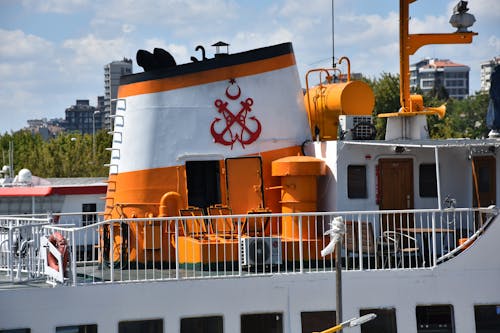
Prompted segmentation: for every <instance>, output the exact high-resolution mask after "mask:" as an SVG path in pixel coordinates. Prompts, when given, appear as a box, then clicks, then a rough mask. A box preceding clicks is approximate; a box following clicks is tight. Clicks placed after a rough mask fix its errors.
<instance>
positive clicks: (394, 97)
mask: <svg viewBox="0 0 500 333" xmlns="http://www.w3.org/2000/svg"><path fill="white" fill-rule="evenodd" d="M367 82H368V84H370V86H371V87H372V89H373V93H374V94H375V107H374V109H373V116H374V122H375V128H376V129H377V139H383V138H384V137H385V126H386V123H387V121H386V118H380V117H377V115H379V114H382V113H391V112H398V111H399V109H400V107H401V103H400V100H399V75H394V74H391V73H385V72H384V73H382V75H381V77H380V78H379V79H373V80H367Z"/></svg>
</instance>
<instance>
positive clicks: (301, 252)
mask: <svg viewBox="0 0 500 333" xmlns="http://www.w3.org/2000/svg"><path fill="white" fill-rule="evenodd" d="M292 219H293V217H292ZM303 246H304V242H303V241H302V215H300V216H299V270H300V272H301V273H304V247H303Z"/></svg>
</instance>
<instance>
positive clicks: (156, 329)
mask: <svg viewBox="0 0 500 333" xmlns="http://www.w3.org/2000/svg"><path fill="white" fill-rule="evenodd" d="M137 332H141V333H163V319H151V320H135V321H121V322H119V323H118V333H137Z"/></svg>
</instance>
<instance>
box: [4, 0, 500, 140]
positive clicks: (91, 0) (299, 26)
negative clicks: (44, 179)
mask: <svg viewBox="0 0 500 333" xmlns="http://www.w3.org/2000/svg"><path fill="white" fill-rule="evenodd" d="M334 1H335V57H337V58H338V57H340V56H343V55H346V56H348V57H349V58H350V60H351V71H352V72H361V73H363V74H364V75H367V76H370V77H378V76H379V75H380V73H382V72H390V73H399V67H398V66H399V65H398V61H399V60H398V57H399V55H398V48H399V46H398V18H399V17H398V6H399V1H398V0H377V1H376V0H334ZM457 2H458V0H453V1H452V0H418V1H416V2H414V3H413V4H412V5H411V7H410V8H411V17H412V20H411V24H410V32H412V33H422V32H452V31H453V28H452V27H451V26H450V25H449V23H448V21H449V18H450V15H451V11H452V8H453V6H454V5H455V4H456V3H457ZM469 8H470V13H472V14H474V15H475V17H476V20H477V22H476V23H475V25H474V26H473V28H472V30H473V31H476V32H479V36H477V37H476V38H475V40H474V42H473V45H472V46H471V45H439V46H425V47H423V48H422V49H420V50H419V51H418V52H417V54H416V55H415V56H413V57H412V58H411V61H417V60H420V59H421V58H424V57H436V58H441V59H451V60H453V61H455V62H458V63H462V64H465V65H468V66H469V67H470V68H471V73H470V79H471V92H474V91H476V90H479V84H480V81H479V69H480V62H481V61H485V60H488V59H491V58H493V57H494V56H499V55H500V0H470V1H469ZM331 30H332V28H331V0H309V1H299V0H277V1H276V0H274V1H264V0H243V1H236V0H204V1H199V0H162V1H158V0H155V1H153V0H107V1H100V0H18V1H15V0H0V119H1V120H0V133H4V132H6V131H10V130H18V129H21V128H23V127H25V126H27V123H26V121H27V120H28V119H39V118H49V119H50V118H63V117H64V110H65V109H66V108H67V107H69V106H71V105H73V104H75V101H76V99H89V100H90V103H91V105H95V104H96V100H97V96H99V95H104V70H103V66H104V65H105V64H106V63H109V62H111V61H113V60H121V59H122V58H123V57H126V58H132V59H133V60H134V72H139V71H142V68H140V67H138V66H136V65H135V53H136V52H137V50H138V49H147V50H150V51H151V50H152V49H153V48H154V47H162V48H164V49H166V50H168V51H169V52H170V53H172V54H173V56H174V57H175V59H176V61H177V63H185V62H189V58H190V57H191V56H192V55H196V56H198V53H197V52H195V51H194V48H195V47H196V46H197V45H200V44H201V45H204V46H205V48H206V49H207V53H208V56H209V57H211V56H212V55H213V51H214V50H213V49H212V48H211V47H210V45H211V44H213V43H215V42H217V41H219V40H222V41H225V42H227V43H229V44H231V46H230V49H229V51H230V52H231V53H235V52H240V51H245V50H248V49H252V48H255V47H263V46H268V45H273V44H278V43H282V42H288V41H291V42H292V43H293V46H294V50H295V56H296V59H297V65H298V67H299V71H300V75H301V76H304V75H305V73H306V72H307V70H309V69H311V68H315V67H324V66H329V65H331V57H332V42H331V40H332V38H331Z"/></svg>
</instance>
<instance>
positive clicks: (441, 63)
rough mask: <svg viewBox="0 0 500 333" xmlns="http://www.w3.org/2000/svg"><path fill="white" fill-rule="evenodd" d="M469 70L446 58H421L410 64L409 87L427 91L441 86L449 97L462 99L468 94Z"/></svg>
mask: <svg viewBox="0 0 500 333" xmlns="http://www.w3.org/2000/svg"><path fill="white" fill-rule="evenodd" d="M469 71H470V68H469V66H466V65H462V64H457V63H454V62H452V61H450V60H448V59H444V60H442V59H423V60H421V61H419V62H417V63H414V64H412V65H411V66H410V88H412V89H416V88H420V90H421V91H422V92H423V93H429V92H431V91H432V90H434V91H436V90H438V89H441V88H442V87H443V88H445V89H446V91H447V92H448V96H449V97H451V98H455V99H463V98H465V97H467V96H468V95H469Z"/></svg>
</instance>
